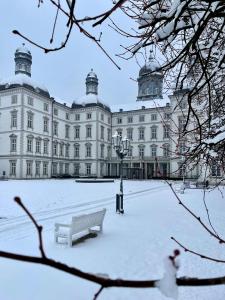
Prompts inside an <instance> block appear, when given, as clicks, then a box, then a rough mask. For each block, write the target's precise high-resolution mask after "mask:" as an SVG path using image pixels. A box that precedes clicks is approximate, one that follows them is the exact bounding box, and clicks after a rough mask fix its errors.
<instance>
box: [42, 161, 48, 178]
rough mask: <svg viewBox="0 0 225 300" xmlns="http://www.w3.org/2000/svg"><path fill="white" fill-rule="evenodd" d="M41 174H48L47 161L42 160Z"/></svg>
mask: <svg viewBox="0 0 225 300" xmlns="http://www.w3.org/2000/svg"><path fill="white" fill-rule="evenodd" d="M43 175H44V176H48V163H47V162H43Z"/></svg>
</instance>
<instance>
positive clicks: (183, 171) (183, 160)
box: [181, 156, 186, 194]
mask: <svg viewBox="0 0 225 300" xmlns="http://www.w3.org/2000/svg"><path fill="white" fill-rule="evenodd" d="M185 172H186V164H185V156H182V175H183V182H182V189H181V193H182V194H183V193H184V190H185Z"/></svg>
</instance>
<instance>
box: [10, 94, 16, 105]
mask: <svg viewBox="0 0 225 300" xmlns="http://www.w3.org/2000/svg"><path fill="white" fill-rule="evenodd" d="M11 104H17V95H12V98H11Z"/></svg>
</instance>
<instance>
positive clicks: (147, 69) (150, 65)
mask: <svg viewBox="0 0 225 300" xmlns="http://www.w3.org/2000/svg"><path fill="white" fill-rule="evenodd" d="M159 69H160V64H159V63H158V62H157V61H156V59H155V58H154V57H153V55H152V50H151V51H150V56H149V59H148V62H147V63H146V64H145V65H144V66H143V67H142V68H141V69H140V72H139V76H143V75H144V74H148V73H154V74H158V75H162V71H161V70H159Z"/></svg>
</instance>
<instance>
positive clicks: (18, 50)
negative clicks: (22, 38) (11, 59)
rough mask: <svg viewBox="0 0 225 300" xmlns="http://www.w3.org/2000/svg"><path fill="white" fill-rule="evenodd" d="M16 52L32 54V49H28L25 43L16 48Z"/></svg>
mask: <svg viewBox="0 0 225 300" xmlns="http://www.w3.org/2000/svg"><path fill="white" fill-rule="evenodd" d="M16 52H21V53H26V54H29V55H31V53H30V50H28V49H27V48H26V47H25V46H24V45H23V46H22V47H19V48H17V49H16Z"/></svg>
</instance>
